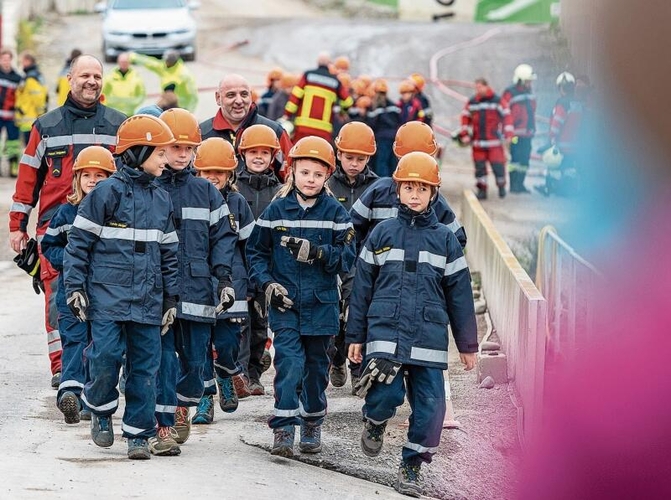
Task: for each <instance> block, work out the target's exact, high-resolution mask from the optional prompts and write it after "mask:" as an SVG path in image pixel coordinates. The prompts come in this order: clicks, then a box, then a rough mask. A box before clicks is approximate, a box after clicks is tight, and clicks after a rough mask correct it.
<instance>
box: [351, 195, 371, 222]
mask: <svg viewBox="0 0 671 500" xmlns="http://www.w3.org/2000/svg"><path fill="white" fill-rule="evenodd" d="M352 210H354V211H355V212H356V213H358V214H359V215H360V216H361V217H363V218H364V219H368V220H370V208H368V207H367V206H366V205H364V204H363V203H362V202H361V200H356V201H355V202H354V205H352Z"/></svg>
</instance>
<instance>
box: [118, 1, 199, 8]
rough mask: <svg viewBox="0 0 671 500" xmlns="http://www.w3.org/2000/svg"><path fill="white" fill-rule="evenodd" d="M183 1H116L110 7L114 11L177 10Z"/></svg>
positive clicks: (182, 4) (182, 5)
mask: <svg viewBox="0 0 671 500" xmlns="http://www.w3.org/2000/svg"><path fill="white" fill-rule="evenodd" d="M185 4H186V2H185V1H184V0H117V1H116V2H113V3H112V4H111V5H110V8H112V9H115V10H126V9H179V8H182V7H184V6H185Z"/></svg>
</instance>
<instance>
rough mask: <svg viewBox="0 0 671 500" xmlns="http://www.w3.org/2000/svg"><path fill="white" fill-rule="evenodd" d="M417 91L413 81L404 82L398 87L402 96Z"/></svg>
mask: <svg viewBox="0 0 671 500" xmlns="http://www.w3.org/2000/svg"><path fill="white" fill-rule="evenodd" d="M416 90H417V86H416V85H415V82H414V81H412V80H403V81H402V82H401V83H400V85H399V86H398V91H399V93H401V94H405V93H406V92H415V91H416Z"/></svg>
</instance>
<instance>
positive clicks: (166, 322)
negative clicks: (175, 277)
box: [161, 297, 177, 335]
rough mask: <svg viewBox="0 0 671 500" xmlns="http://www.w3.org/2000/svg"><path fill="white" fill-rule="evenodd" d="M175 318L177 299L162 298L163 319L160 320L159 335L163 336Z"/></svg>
mask: <svg viewBox="0 0 671 500" xmlns="http://www.w3.org/2000/svg"><path fill="white" fill-rule="evenodd" d="M176 317H177V298H176V297H163V319H162V320H161V335H165V334H166V333H167V332H168V330H169V329H170V327H171V326H172V324H173V323H174V322H175V318H176Z"/></svg>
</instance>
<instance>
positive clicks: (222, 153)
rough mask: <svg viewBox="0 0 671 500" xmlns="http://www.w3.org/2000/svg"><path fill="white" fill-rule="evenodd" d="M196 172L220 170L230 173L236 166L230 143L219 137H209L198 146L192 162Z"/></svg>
mask: <svg viewBox="0 0 671 500" xmlns="http://www.w3.org/2000/svg"><path fill="white" fill-rule="evenodd" d="M193 166H194V167H195V168H196V170H198V171H201V170H220V171H223V172H230V171H231V170H235V169H236V167H237V166H238V160H237V158H236V157H235V150H234V149H233V146H231V143H230V142H228V141H226V140H224V139H222V138H221V137H210V138H209V139H205V140H204V141H203V143H202V144H201V145H200V146H198V150H197V151H196V158H195V160H193Z"/></svg>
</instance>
